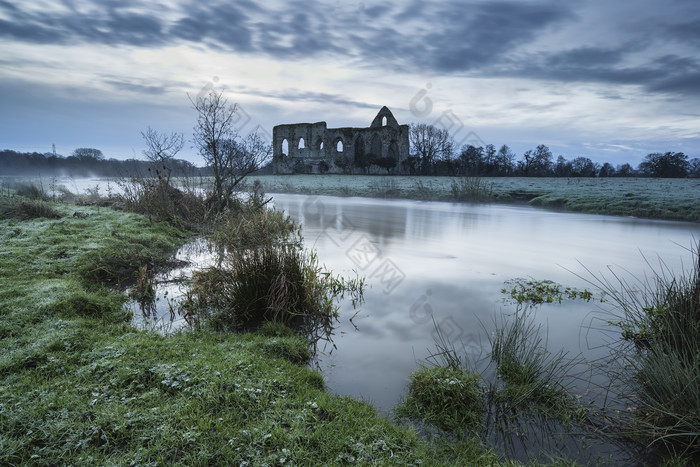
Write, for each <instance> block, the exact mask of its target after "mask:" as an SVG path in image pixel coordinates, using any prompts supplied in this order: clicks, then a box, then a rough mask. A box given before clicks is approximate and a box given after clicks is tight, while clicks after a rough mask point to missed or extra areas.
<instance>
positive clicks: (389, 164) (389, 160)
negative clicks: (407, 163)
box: [375, 156, 398, 174]
mask: <svg viewBox="0 0 700 467" xmlns="http://www.w3.org/2000/svg"><path fill="white" fill-rule="evenodd" d="M397 163H398V161H397V160H396V158H395V157H391V156H387V157H380V158H379V159H377V160H376V162H375V164H377V165H378V166H379V167H381V168H382V169H385V170H386V173H387V174H388V173H389V171H390V170H391V169H393V168H394V167H396V164H397Z"/></svg>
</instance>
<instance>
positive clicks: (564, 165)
mask: <svg viewBox="0 0 700 467" xmlns="http://www.w3.org/2000/svg"><path fill="white" fill-rule="evenodd" d="M554 175H555V176H556V177H570V176H571V162H569V161H567V160H566V159H565V158H564V156H561V155H560V156H559V157H557V162H556V164H554Z"/></svg>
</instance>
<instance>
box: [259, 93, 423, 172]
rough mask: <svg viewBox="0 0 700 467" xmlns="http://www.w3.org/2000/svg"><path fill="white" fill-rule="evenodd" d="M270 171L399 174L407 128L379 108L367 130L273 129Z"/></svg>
mask: <svg viewBox="0 0 700 467" xmlns="http://www.w3.org/2000/svg"><path fill="white" fill-rule="evenodd" d="M272 140H273V143H272V144H273V156H274V159H273V160H274V170H275V173H276V174H292V173H346V174H353V173H358V174H359V173H377V174H379V173H389V172H391V173H402V171H403V165H402V163H403V162H404V161H405V160H406V158H408V150H409V147H408V125H399V122H397V121H396V118H394V115H393V114H392V113H391V111H390V110H389V109H388V108H387V107H382V109H381V110H380V111H379V113H378V114H377V116H376V117H375V118H374V120H373V121H372V124H371V125H370V126H369V127H367V128H350V127H348V128H327V127H326V122H318V123H294V124H289V125H277V126H276V127H275V128H274V129H273V131H272Z"/></svg>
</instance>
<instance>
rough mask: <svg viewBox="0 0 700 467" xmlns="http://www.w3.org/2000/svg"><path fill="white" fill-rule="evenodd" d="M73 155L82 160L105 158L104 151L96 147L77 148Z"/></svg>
mask: <svg viewBox="0 0 700 467" xmlns="http://www.w3.org/2000/svg"><path fill="white" fill-rule="evenodd" d="M71 156H73V157H75V158H77V159H79V160H81V161H93V160H94V161H101V160H104V158H105V156H104V155H103V154H102V151H100V150H99V149H95V148H76V149H75V150H74V151H73V153H72V154H71Z"/></svg>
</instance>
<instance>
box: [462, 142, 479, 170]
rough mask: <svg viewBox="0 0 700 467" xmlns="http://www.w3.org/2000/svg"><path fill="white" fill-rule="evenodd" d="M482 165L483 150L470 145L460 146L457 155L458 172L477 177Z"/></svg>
mask: <svg viewBox="0 0 700 467" xmlns="http://www.w3.org/2000/svg"><path fill="white" fill-rule="evenodd" d="M483 165H484V148H482V147H476V146H472V145H471V144H470V145H466V146H462V151H461V152H460V154H459V168H460V169H459V172H460V173H461V174H462V175H479V174H480V173H481V168H482V166H483Z"/></svg>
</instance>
